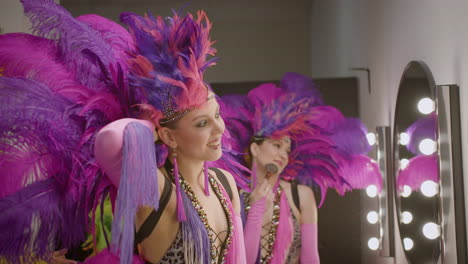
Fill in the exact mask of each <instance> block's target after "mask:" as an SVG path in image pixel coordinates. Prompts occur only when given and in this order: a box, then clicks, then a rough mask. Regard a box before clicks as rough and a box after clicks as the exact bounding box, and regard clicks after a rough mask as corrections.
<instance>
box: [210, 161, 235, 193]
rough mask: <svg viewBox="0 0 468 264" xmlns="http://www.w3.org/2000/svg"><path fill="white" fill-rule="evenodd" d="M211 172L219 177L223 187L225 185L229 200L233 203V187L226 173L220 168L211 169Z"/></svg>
mask: <svg viewBox="0 0 468 264" xmlns="http://www.w3.org/2000/svg"><path fill="white" fill-rule="evenodd" d="M210 170H212V171H214V172H215V173H216V177H218V180H219V181H220V182H221V185H223V187H224V190H226V192H227V194H228V195H229V199H231V201H232V189H231V185H230V184H229V181H228V179H227V177H226V175H224V173H223V172H222V171H221V170H219V169H218V168H214V167H212V168H210Z"/></svg>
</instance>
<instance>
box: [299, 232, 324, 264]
mask: <svg viewBox="0 0 468 264" xmlns="http://www.w3.org/2000/svg"><path fill="white" fill-rule="evenodd" d="M301 242H302V247H301V264H306V263H307V264H319V263H320V257H319V253H318V245H317V223H311V224H302V225H301Z"/></svg>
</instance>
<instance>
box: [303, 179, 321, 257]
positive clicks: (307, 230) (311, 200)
mask: <svg viewBox="0 0 468 264" xmlns="http://www.w3.org/2000/svg"><path fill="white" fill-rule="evenodd" d="M298 187H299V189H298V190H299V199H300V200H301V201H303V202H301V242H302V247H301V258H300V259H301V264H305V263H308V264H318V263H320V257H319V253H318V244H317V241H318V240H317V220H318V218H317V203H316V202H315V197H314V193H313V192H312V189H310V188H309V187H307V186H304V185H299V186H298Z"/></svg>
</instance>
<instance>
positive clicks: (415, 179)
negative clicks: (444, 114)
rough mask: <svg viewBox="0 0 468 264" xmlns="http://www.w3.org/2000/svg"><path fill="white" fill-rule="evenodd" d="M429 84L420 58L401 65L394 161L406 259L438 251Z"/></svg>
mask: <svg viewBox="0 0 468 264" xmlns="http://www.w3.org/2000/svg"><path fill="white" fill-rule="evenodd" d="M435 110H436V104H435V83H434V79H433V77H432V74H431V72H430V71H429V69H428V68H427V66H426V65H425V64H424V63H422V62H411V63H410V64H408V66H407V67H406V69H405V71H404V73H403V76H402V79H401V82H400V87H399V90H398V98H397V106H396V112H395V126H394V139H395V140H394V144H395V145H394V155H395V156H394V162H395V168H396V170H395V171H396V174H397V175H396V182H395V191H396V199H397V200H396V201H397V203H396V204H397V211H398V216H399V229H400V236H401V239H402V244H403V248H404V250H405V253H406V256H407V259H408V262H409V263H437V262H438V261H439V259H440V255H441V251H442V246H441V245H442V237H441V233H442V231H441V210H440V208H441V207H440V205H441V200H440V192H439V189H440V188H439V184H440V181H439V179H440V177H439V168H438V162H439V161H438V160H439V158H438V155H437V153H438V152H437V142H438V134H437V115H436V111H435Z"/></svg>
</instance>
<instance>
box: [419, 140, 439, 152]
mask: <svg viewBox="0 0 468 264" xmlns="http://www.w3.org/2000/svg"><path fill="white" fill-rule="evenodd" d="M436 150H437V144H436V142H435V141H434V140H432V139H430V138H426V139H423V140H421V142H419V151H421V153H422V154H424V155H432V154H433V153H434V152H435V151H436Z"/></svg>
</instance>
